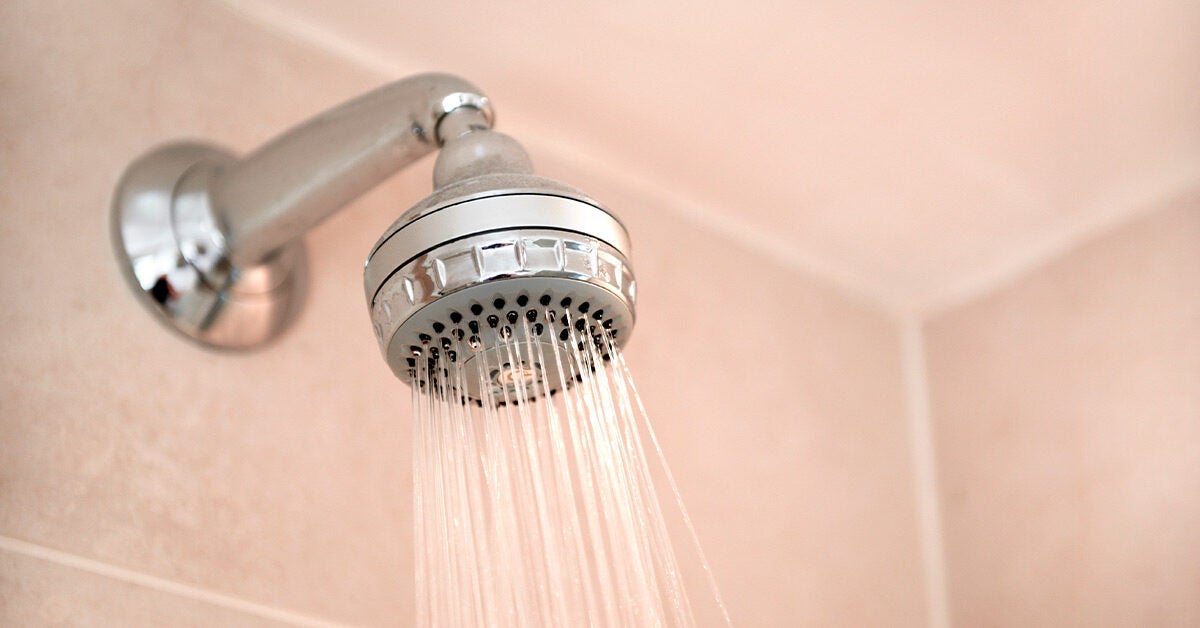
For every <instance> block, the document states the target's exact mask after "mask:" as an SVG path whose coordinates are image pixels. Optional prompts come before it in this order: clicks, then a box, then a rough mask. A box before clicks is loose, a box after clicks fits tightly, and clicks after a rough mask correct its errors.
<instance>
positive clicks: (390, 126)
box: [112, 74, 532, 349]
mask: <svg viewBox="0 0 1200 628" xmlns="http://www.w3.org/2000/svg"><path fill="white" fill-rule="evenodd" d="M493 119H494V116H493V113H492V108H491V104H490V103H489V101H488V99H487V97H486V96H484V95H483V94H482V92H480V90H479V89H478V88H476V87H475V86H474V85H472V84H471V83H468V82H467V81H465V80H463V79H460V78H458V77H455V76H451V75H448V74H420V75H416V76H411V77H408V78H405V79H401V80H399V81H396V82H394V83H391V84H388V85H385V86H383V87H381V88H378V89H376V90H374V91H371V92H369V93H367V94H365V95H363V96H360V97H358V98H355V99H354V100H351V101H349V102H346V103H344V104H342V105H340V106H337V107H335V108H334V109H331V110H329V111H327V112H325V113H322V114H319V115H317V116H316V117H314V118H312V119H310V120H308V121H306V122H304V123H302V124H300V125H299V126H297V127H295V128H293V129H291V130H289V131H287V132H285V133H284V134H282V135H280V136H278V137H276V138H275V139H273V140H271V141H270V142H268V143H267V144H266V145H264V146H263V147H261V148H259V149H258V150H256V151H254V152H252V153H250V154H249V155H247V156H245V157H244V158H240V159H239V158H237V157H236V156H234V155H233V154H232V153H231V152H230V151H228V150H226V149H223V148H221V147H218V146H213V145H210V144H204V143H196V142H176V143H170V144H166V145H164V146H160V147H158V148H156V149H154V150H152V151H150V152H149V153H147V154H145V155H143V156H141V157H140V158H138V159H137V160H135V161H134V162H133V163H132V164H131V165H130V166H129V167H128V168H127V170H126V171H125V174H124V176H123V177H122V179H121V182H120V183H119V184H118V186H117V190H116V193H115V195H114V198H113V211H112V233H113V239H114V243H115V246H116V250H117V255H118V258H119V261H120V263H121V266H122V267H123V268H124V271H125V275H126V278H127V279H128V280H129V283H130V285H131V287H132V288H133V289H134V291H135V293H137V294H138V295H139V298H140V300H141V301H142V302H143V303H144V304H145V305H146V306H147V307H149V309H150V310H151V311H152V312H153V313H154V314H155V316H156V317H157V318H158V319H159V320H160V321H161V322H163V323H164V324H166V325H167V327H169V328H171V329H173V330H175V331H177V332H180V333H182V334H184V335H185V336H187V337H189V338H191V339H192V340H195V341H198V342H199V343H201V344H203V345H206V346H209V347H215V348H231V349H246V348H253V347H258V346H260V345H262V344H264V343H266V342H267V341H269V340H271V339H272V338H274V337H276V336H277V335H278V334H279V332H280V331H282V330H283V329H284V328H286V327H287V325H288V324H289V323H290V322H291V321H292V320H294V319H295V317H296V314H297V312H298V308H299V306H300V304H301V303H302V301H303V295H304V292H305V283H306V281H305V279H306V277H305V275H306V262H305V259H306V255H305V252H304V247H303V237H302V236H303V235H304V234H305V232H307V231H308V230H309V229H311V228H312V227H314V226H316V225H317V224H318V223H320V222H321V221H322V220H324V219H325V218H327V217H329V216H330V215H331V214H333V213H334V212H336V211H337V210H338V209H340V208H341V207H343V206H344V205H346V204H347V203H349V202H350V201H352V200H354V199H355V198H357V197H359V196H361V195H362V194H364V193H365V192H367V191H368V190H370V189H371V188H373V187H375V186H376V185H377V184H379V183H380V182H382V181H383V180H384V179H386V178H388V177H389V176H391V175H392V174H394V173H396V172H397V171H399V170H400V169H402V168H404V167H405V166H407V165H409V164H411V163H413V162H414V161H416V160H417V159H419V158H421V157H423V156H425V155H427V154H429V153H431V152H433V151H434V150H436V149H438V148H439V147H442V146H443V145H444V144H446V143H447V142H451V145H450V146H453V147H454V150H449V148H450V146H447V148H446V150H443V151H442V155H441V157H439V161H438V164H437V166H436V168H435V178H434V183H435V186H436V187H442V186H444V185H447V184H449V183H451V182H453V181H454V180H457V179H458V178H462V177H466V176H471V175H473V174H478V173H479V172H481V171H495V172H510V171H511V172H532V166H531V164H530V162H529V158H528V155H527V154H526V153H525V151H524V149H523V148H521V146H520V145H519V144H518V143H517V142H516V141H514V140H512V139H511V138H509V137H507V136H505V135H503V134H500V133H495V132H492V131H490V129H491V126H492V122H493ZM468 138H469V139H468ZM453 140H459V141H456V142H455V141H453ZM443 162H444V163H443Z"/></svg>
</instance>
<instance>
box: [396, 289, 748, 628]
mask: <svg viewBox="0 0 1200 628" xmlns="http://www.w3.org/2000/svg"><path fill="white" fill-rule="evenodd" d="M571 319H572V317H571V316H570V312H566V313H565V317H564V320H571ZM546 322H547V324H548V325H550V326H551V327H552V328H554V322H553V314H550V315H548V316H547V321H546ZM541 330H542V325H541V324H540V323H534V322H532V321H525V320H522V321H519V324H518V322H517V321H513V324H512V325H507V326H505V325H499V326H494V327H492V328H490V329H488V328H485V329H481V330H478V331H479V334H478V335H476V334H471V337H470V338H467V339H465V340H464V338H465V337H466V334H463V333H457V334H454V335H452V337H451V338H457V340H450V341H449V342H451V343H452V344H451V345H448V346H445V347H442V350H441V352H438V351H437V350H436V347H429V348H428V354H423V355H421V356H419V357H420V359H422V360H423V363H422V365H421V366H422V367H423V368H421V369H420V373H419V374H418V376H417V381H415V382H414V388H413V390H414V394H413V412H412V414H413V417H414V447H415V451H414V462H415V473H414V493H413V495H414V497H413V499H414V519H415V541H416V552H415V554H416V585H417V591H416V595H417V600H416V602H417V620H418V624H419V625H422V626H430V625H436V626H510V625H520V626H539V625H540V626H549V625H552V626H584V625H597V626H606V625H622V626H693V625H695V624H696V618H695V613H694V611H693V604H692V601H691V600H690V599H689V597H688V594H687V591H686V589H685V586H684V580H685V579H684V576H683V574H682V573H681V569H680V564H679V561H678V560H677V556H676V552H675V548H674V547H673V546H672V542H671V538H670V535H669V532H668V525H667V517H666V516H665V514H664V504H662V503H661V502H660V499H659V495H658V493H657V491H656V488H655V481H654V476H655V475H657V476H658V477H659V479H660V484H661V481H662V480H663V479H665V483H666V484H667V485H668V487H669V488H670V490H671V493H672V494H673V497H674V500H673V503H670V504H669V506H670V507H671V508H674V509H676V512H675V513H674V514H675V515H677V517H678V518H679V520H681V521H683V522H684V524H685V527H686V530H687V534H688V535H689V536H690V539H689V540H690V547H686V548H685V549H687V550H688V551H690V552H693V557H694V559H695V560H696V561H697V562H698V565H699V569H700V570H701V571H702V572H703V577H704V578H705V580H706V581H705V582H704V584H705V588H706V589H707V590H706V591H705V592H704V595H705V596H707V597H706V600H707V601H708V602H710V603H711V604H713V605H715V607H716V608H718V609H719V613H720V615H721V617H722V618H723V619H724V621H725V622H726V623H727V624H728V623H729V616H728V613H727V611H726V609H725V606H724V604H723V603H722V602H721V599H720V594H719V593H718V591H717V588H716V585H715V581H714V580H713V578H712V575H711V572H710V570H709V567H708V563H707V561H706V560H705V558H704V555H703V552H702V550H700V545H699V542H698V541H697V539H696V535H695V530H694V529H693V528H692V526H691V521H690V519H688V517H687V513H686V510H684V508H683V503H682V500H681V499H680V496H679V491H678V488H677V487H676V486H675V483H674V479H673V478H672V477H671V475H670V471H669V469H668V468H667V466H666V463H665V460H664V458H663V455H662V450H661V448H660V447H659V445H658V441H657V439H656V437H655V436H654V432H653V430H652V429H651V426H650V423H649V421H648V419H647V416H646V412H645V408H644V406H643V405H642V402H641V399H640V398H639V397H638V394H637V391H636V389H635V388H634V385H633V379H632V377H631V376H630V373H629V368H628V366H627V365H626V363H625V360H624V358H623V357H622V355H621V353H620V351H619V349H618V347H617V345H616V343H615V342H614V341H613V338H612V336H611V335H610V334H609V333H608V332H607V331H606V330H603V329H597V328H592V329H591V330H584V329H579V328H576V327H574V326H562V329H561V330H560V331H559V333H562V334H563V337H565V340H564V341H563V342H551V341H548V340H545V339H544V338H543V335H542V333H541ZM472 331H475V330H472ZM550 338H551V339H554V338H555V336H551V337H550ZM468 356H473V361H472V362H473V367H471V368H468V367H465V366H464V364H466V363H468V362H469V361H471V360H468V359H466V358H467V357H468ZM472 380H473V381H472ZM552 381H553V382H565V383H568V384H569V385H567V386H564V387H563V389H562V390H555V389H552V387H551V386H552V384H551V382H552ZM468 390H476V391H478V392H477V397H478V398H477V399H471V398H469V397H468V396H467V394H466V391H468ZM647 441H648V442H649V443H650V444H651V446H652V450H651V451H652V452H653V454H654V457H653V458H650V457H648V456H647V451H646V448H645V447H644V444H645V443H646V442H647Z"/></svg>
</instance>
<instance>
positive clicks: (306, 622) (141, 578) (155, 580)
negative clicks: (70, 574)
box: [0, 536, 346, 628]
mask: <svg viewBox="0 0 1200 628" xmlns="http://www.w3.org/2000/svg"><path fill="white" fill-rule="evenodd" d="M0 550H7V551H10V552H12V553H14V554H20V555H22V556H28V557H31V558H37V559H40V560H44V561H46V562H50V563H54V564H57V565H62V566H64V567H71V568H73V569H78V570H80V571H86V572H88V573H92V574H96V575H99V576H104V577H106V578H111V579H113V580H118V581H121V582H126V583H129V584H134V585H137V586H141V587H146V588H148V589H154V590H157V591H162V592H164V593H170V594H172V595H177V596H179V597H183V598H187V599H190V600H195V601H198V602H203V603H205V604H211V605H213V606H219V607H221V608H227V609H230V610H235V611H239V612H242V613H246V614H249V615H254V616H256V617H261V618H263V619H270V620H273V621H278V622H283V623H286V624H291V625H293V626H311V627H313V628H331V627H341V626H345V625H346V624H339V623H335V622H331V621H327V620H324V619H318V618H316V617H311V616H308V615H302V614H299V613H294V612H291V611H286V610H283V609H280V608H275V607H272V606H266V605H263V604H256V603H254V602H249V601H247V600H243V599H240V598H236V597H233V596H229V595H225V594H223V593H217V592H215V591H209V590H207V589H201V588H198V587H193V586H189V585H186V584H182V583H179V582H175V581H173V580H167V579H164V578H159V577H157V576H151V575H148V574H144V573H140V572H137V571H132V570H129V569H124V568H121V567H117V566H115V565H110V564H108V563H104V562H101V561H98V560H93V559H90V558H84V557H82V556H76V555H75V554H70V553H67V552H63V551H59V550H56V549H51V548H49V547H45V546H42V545H38V544H36V543H30V542H28V541H22V540H20V539H14V538H12V537H8V536H0Z"/></svg>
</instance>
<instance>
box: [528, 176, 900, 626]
mask: <svg viewBox="0 0 1200 628" xmlns="http://www.w3.org/2000/svg"><path fill="white" fill-rule="evenodd" d="M539 166H540V167H541V168H542V170H543V171H545V172H546V173H548V174H550V175H551V176H557V177H559V178H561V179H563V180H566V181H571V182H572V183H573V184H576V185H578V186H579V187H581V188H582V189H583V190H584V191H585V192H587V193H588V194H591V195H593V196H595V197H596V198H598V199H600V200H601V201H602V202H603V203H605V204H606V205H607V206H608V207H609V208H610V209H611V210H613V211H614V212H615V213H616V214H617V215H618V216H619V217H620V218H621V219H622V220H623V221H624V222H625V223H626V225H628V227H629V231H630V234H631V237H632V239H633V263H634V269H635V271H636V272H637V275H638V298H639V304H638V322H637V328H636V329H635V330H634V333H633V338H632V339H631V340H630V343H629V346H628V355H629V361H630V368H631V369H632V371H633V375H634V377H635V380H636V381H637V383H638V386H639V389H640V390H641V392H642V394H643V396H644V397H645V400H646V405H647V409H648V412H649V414H650V417H651V420H652V421H653V422H654V424H655V425H656V427H657V429H658V432H659V434H660V436H661V439H662V442H663V448H664V450H665V453H666V456H667V458H668V462H669V463H670V464H671V465H672V467H673V468H674V470H675V471H676V472H677V473H678V475H679V479H680V485H681V486H680V488H681V490H682V493H683V497H684V499H685V500H686V502H687V504H688V506H689V509H690V512H691V513H692V515H693V516H694V518H695V521H696V525H697V528H698V532H699V535H700V538H701V541H702V542H703V544H704V547H705V548H706V550H707V552H708V554H709V557H710V558H711V560H712V563H713V569H714V571H715V573H716V575H717V578H718V579H719V580H720V583H721V585H722V590H723V592H724V594H725V596H726V599H727V601H728V603H729V606H730V610H731V613H732V615H733V620H734V621H735V623H738V624H740V625H747V626H767V625H777V626H832V625H844V626H903V625H919V624H921V623H922V621H923V617H924V609H923V608H922V600H923V596H922V589H921V579H920V574H921V567H920V560H921V559H920V556H919V552H918V549H917V533H916V524H915V514H914V505H913V499H912V490H911V487H912V482H913V480H912V474H911V471H910V465H909V453H908V449H907V443H908V441H907V435H906V427H907V422H906V420H905V415H904V400H903V396H902V385H901V377H900V367H899V365H900V358H899V347H900V344H899V340H898V337H897V327H896V325H895V323H894V321H892V320H891V319H890V318H889V317H888V316H887V315H885V314H884V313H883V312H881V311H880V310H879V309H878V308H877V307H875V306H874V305H872V304H870V303H865V302H863V301H861V300H858V299H856V298H853V297H851V296H847V295H846V294H843V293H841V292H839V291H838V290H836V289H834V288H832V287H830V286H829V285H827V284H825V283H823V282H821V281H819V280H816V279H814V278H812V277H810V276H807V275H805V274H802V273H799V272H796V271H794V270H790V269H785V268H783V267H781V266H779V265H778V264H776V263H775V262H774V261H772V258H771V257H770V256H769V255H767V254H765V253H764V251H761V250H754V249H751V248H748V247H745V246H742V245H739V244H734V243H731V242H730V241H728V240H726V239H724V238H722V237H721V236H720V234H717V233H714V232H712V231H709V230H706V229H699V228H696V227H694V226H692V225H691V224H690V222H689V221H688V220H686V219H681V218H680V216H679V215H678V214H676V213H674V211H678V210H673V211H672V210H668V209H667V207H665V206H664V204H663V202H662V201H660V200H657V199H652V198H647V197H645V196H644V195H642V194H636V193H634V191H632V190H629V189H628V188H626V187H624V186H623V185H622V182H621V181H620V180H603V179H600V178H597V177H596V176H594V175H593V174H592V173H588V172H583V171H580V169H579V168H578V167H576V166H575V165H573V164H571V163H566V162H558V161H554V160H546V159H543V160H542V161H541V162H540V163H539ZM696 595H697V594H696V593H693V596H696ZM704 623H705V624H706V625H712V624H713V623H715V618H710V619H709V621H708V622H704Z"/></svg>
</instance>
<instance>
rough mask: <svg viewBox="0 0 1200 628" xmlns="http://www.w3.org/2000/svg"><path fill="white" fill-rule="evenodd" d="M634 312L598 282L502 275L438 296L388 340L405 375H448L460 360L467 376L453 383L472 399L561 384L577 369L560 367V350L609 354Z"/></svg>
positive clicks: (388, 354) (541, 391) (392, 360)
mask: <svg viewBox="0 0 1200 628" xmlns="http://www.w3.org/2000/svg"><path fill="white" fill-rule="evenodd" d="M564 303H565V304H566V305H565V306H564V305H563V304H564ZM633 317H634V315H633V311H632V309H630V308H629V305H628V302H627V301H626V300H625V297H624V296H622V295H618V294H615V293H613V292H612V291H611V290H609V289H608V288H606V287H604V286H600V285H597V284H594V283H588V282H586V281H581V280H579V279H572V278H566V277H521V278H512V279H500V280H493V281H488V282H485V283H481V284H477V285H474V286H471V287H469V288H466V289H463V290H459V291H457V292H454V293H452V294H449V295H446V296H444V297H441V298H439V299H438V300H436V301H435V302H433V303H431V304H429V305H427V306H425V307H424V308H422V309H421V310H419V311H418V312H416V313H415V314H413V315H412V316H410V317H409V318H408V319H406V320H405V321H404V322H403V323H402V324H401V325H400V327H399V328H397V329H396V331H395V333H393V334H392V336H391V338H390V339H389V340H387V341H386V342H385V343H382V344H385V347H386V348H385V349H384V355H385V358H386V359H387V362H388V365H389V366H390V367H391V368H392V371H393V372H394V373H395V374H396V376H397V377H399V378H400V379H401V380H403V381H405V382H408V383H413V382H414V381H419V380H427V381H430V380H432V381H434V382H440V381H444V380H443V378H448V377H452V375H451V372H450V371H451V370H452V369H453V367H452V365H453V364H458V365H461V366H462V368H463V370H464V373H463V377H462V381H449V382H448V384H449V385H450V386H451V387H453V388H456V389H459V392H460V393H461V395H462V396H463V397H465V398H466V399H469V400H472V401H475V400H482V399H485V398H488V397H490V398H491V399H493V400H495V401H497V402H500V401H504V400H515V399H518V398H520V397H525V398H537V397H542V396H544V395H545V394H548V393H553V392H557V391H559V390H562V389H563V388H564V387H565V385H569V384H570V380H571V379H572V377H573V374H572V373H570V372H568V371H566V370H564V371H562V372H560V371H559V370H558V368H557V366H556V364H557V360H556V356H557V355H568V356H569V355H571V354H573V353H574V352H575V351H584V350H586V349H587V346H586V345H587V344H591V345H593V346H595V347H596V348H597V354H598V355H603V354H607V353H608V351H607V349H606V346H607V343H608V342H612V343H614V344H616V345H618V346H620V345H622V344H624V343H625V342H626V341H627V340H628V338H629V334H630V332H631V330H632V328H633ZM484 386H487V387H490V388H491V391H490V393H489V394H486V395H485V393H484V390H483V387H484ZM518 388H520V390H518Z"/></svg>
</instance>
